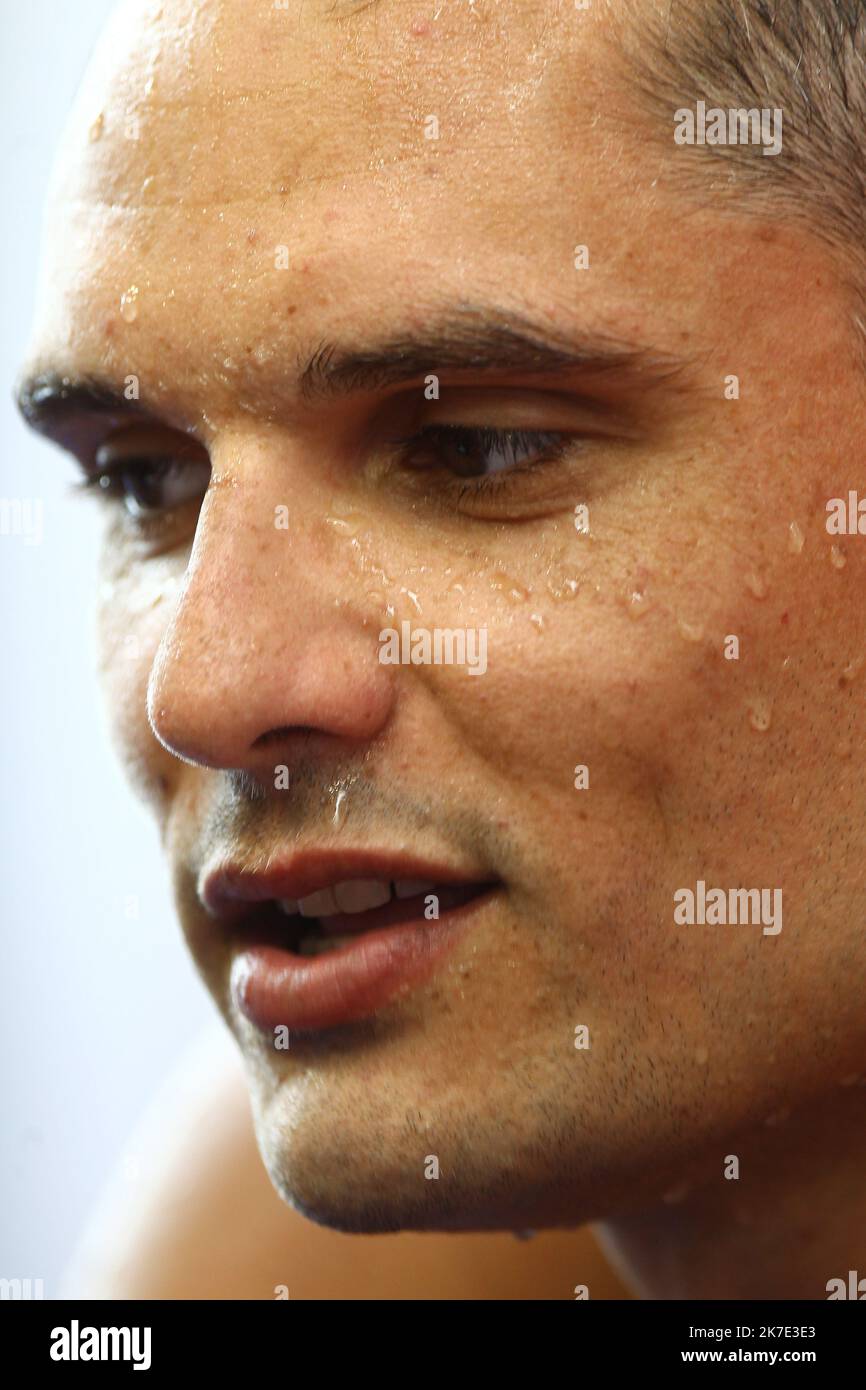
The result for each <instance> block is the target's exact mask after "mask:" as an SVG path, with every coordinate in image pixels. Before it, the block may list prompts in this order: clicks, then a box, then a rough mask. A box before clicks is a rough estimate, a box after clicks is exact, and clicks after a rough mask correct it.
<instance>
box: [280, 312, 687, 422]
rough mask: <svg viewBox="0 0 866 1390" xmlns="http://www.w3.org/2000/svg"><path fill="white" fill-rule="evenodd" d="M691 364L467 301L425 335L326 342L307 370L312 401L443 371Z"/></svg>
mask: <svg viewBox="0 0 866 1390" xmlns="http://www.w3.org/2000/svg"><path fill="white" fill-rule="evenodd" d="M688 365H689V362H688V361H687V360H686V359H684V358H680V357H674V356H672V355H671V354H669V353H663V352H660V351H657V350H653V349H650V348H647V347H644V346H641V345H635V344H631V343H623V342H621V341H619V340H617V339H616V338H613V337H611V336H608V335H592V336H586V337H584V338H574V337H570V336H567V335H565V334H561V335H555V334H553V333H552V332H551V331H550V330H548V329H546V328H542V327H541V326H540V325H538V324H535V323H533V322H531V321H530V320H528V319H526V318H524V317H523V316H522V315H519V314H515V313H512V312H508V313H505V312H498V313H496V312H491V311H489V310H481V309H472V308H470V307H468V306H463V309H462V313H460V314H459V315H458V316H457V317H452V318H449V319H447V320H446V321H444V322H443V323H442V324H441V325H440V326H438V327H437V326H431V327H430V328H429V329H427V330H425V331H424V332H423V333H421V334H406V335H401V336H397V337H394V338H390V339H387V340H386V341H385V342H383V343H381V344H379V345H377V346H375V347H370V348H365V347H363V346H361V347H358V348H348V347H343V348H341V347H338V346H336V345H335V344H332V343H327V342H323V343H321V344H320V345H319V347H318V348H317V349H316V351H315V352H314V353H313V354H312V356H311V357H310V358H309V360H308V361H307V363H306V365H305V366H304V367H303V369H302V370H301V372H300V377H299V381H300V388H301V392H302V394H303V396H304V397H305V398H306V399H308V400H321V399H327V398H330V397H334V396H341V395H348V394H350V393H352V392H354V391H381V390H383V389H384V388H386V387H389V386H396V385H400V384H401V383H404V382H410V381H413V380H416V379H418V378H423V377H426V376H429V375H431V374H432V375H439V374H440V373H441V372H445V371H448V372H477V373H488V372H489V373H493V372H500V373H502V374H505V373H506V372H511V373H519V374H522V375H538V376H542V375H546V374H549V375H562V374H563V373H565V372H568V371H572V372H580V373H582V374H585V375H589V374H593V375H595V374H599V375H601V374H603V373H613V372H619V373H622V374H630V375H632V376H635V377H637V376H640V377H641V378H642V379H643V380H644V381H646V382H648V381H649V380H651V379H654V380H656V381H658V382H662V381H667V380H669V379H670V378H671V377H672V376H675V375H678V374H679V373H681V372H682V371H683V370H684V369H685V368H686V367H687V366H688Z"/></svg>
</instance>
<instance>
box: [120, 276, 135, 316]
mask: <svg viewBox="0 0 866 1390" xmlns="http://www.w3.org/2000/svg"><path fill="white" fill-rule="evenodd" d="M120 317H121V318H122V319H123V320H124V322H125V323H135V320H136V319H137V318H138V285H130V287H129V289H128V290H124V292H123V294H122V295H121V296H120Z"/></svg>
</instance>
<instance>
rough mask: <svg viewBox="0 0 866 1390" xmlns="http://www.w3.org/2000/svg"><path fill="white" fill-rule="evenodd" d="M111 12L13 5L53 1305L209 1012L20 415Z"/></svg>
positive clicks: (22, 695)
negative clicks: (59, 210) (60, 151)
mask: <svg viewBox="0 0 866 1390" xmlns="http://www.w3.org/2000/svg"><path fill="white" fill-rule="evenodd" d="M112 7H113V0H28V3H27V4H21V3H19V0H0V26H2V29H0V113H2V117H0V144H2V178H3V190H4V194H3V198H2V207H0V281H2V285H0V303H2V306H3V311H2V320H0V325H2V327H0V497H3V498H20V499H27V498H29V499H33V500H35V499H41V500H42V504H43V514H44V523H43V531H44V535H43V540H42V543H41V545H29V544H27V543H26V542H25V540H24V539H23V538H22V537H20V536H14V535H0V634H2V671H3V676H2V681H0V729H2V785H0V796H2V803H0V804H2V820H0V825H2V849H0V930H2V957H0V960H2V978H0V1028H2V1033H0V1078H2V1079H0V1086H2V1091H0V1104H2V1110H0V1114H2V1124H0V1277H2V1278H31V1279H37V1278H41V1279H43V1280H45V1296H46V1297H49V1298H50V1297H55V1296H56V1294H57V1284H58V1276H59V1274H60V1271H61V1269H62V1267H63V1265H64V1263H65V1261H66V1259H67V1257H68V1255H69V1252H70V1250H71V1248H72V1245H73V1244H74V1242H75V1240H76V1238H77V1236H78V1234H79V1232H80V1229H81V1226H82V1223H83V1222H84V1220H85V1218H86V1215H87V1211H88V1208H89V1207H90V1205H91V1203H92V1202H93V1200H94V1198H95V1196H96V1195H97V1193H98V1192H99V1190H100V1187H101V1186H102V1184H103V1182H104V1180H105V1178H106V1176H107V1174H108V1173H109V1171H110V1170H111V1168H112V1167H113V1166H114V1165H115V1164H116V1163H117V1162H118V1161H119V1160H120V1159H121V1157H122V1155H123V1152H124V1143H125V1140H126V1138H127V1135H128V1133H129V1131H130V1130H131V1128H132V1126H133V1123H134V1121H135V1120H136V1119H137V1117H138V1115H139V1113H140V1112H141V1110H142V1109H143V1108H144V1106H145V1105H146V1103H147V1101H148V1100H149V1099H150V1098H151V1096H152V1094H153V1092H154V1091H155V1090H156V1088H157V1086H158V1083H159V1082H160V1080H161V1079H162V1078H163V1076H164V1075H165V1074H166V1072H167V1071H169V1070H170V1069H171V1066H172V1063H173V1061H174V1059H175V1058H176V1057H177V1055H178V1054H179V1053H180V1052H181V1050H182V1048H183V1047H184V1046H185V1044H186V1042H187V1041H188V1040H189V1039H190V1038H191V1037H192V1036H193V1035H194V1034H196V1033H198V1032H199V1031H200V1029H201V1027H202V1024H203V1023H205V1022H206V1021H207V1020H209V1019H210V1018H211V1017H212V1014H213V1010H212V1006H211V1005H210V1003H209V1002H208V1000H207V998H206V996H205V993H204V990H203V987H202V986H201V985H200V984H199V982H198V980H197V978H196V977H195V975H194V972H193V969H192V966H191V965H190V964H189V962H188V960H187V958H186V955H185V953H184V950H183V947H182V944H181V940H180V932H179V928H178V927H177V925H176V922H175V920H174V916H173V913H172V909H171V906H170V901H169V895H168V889H167V876H166V872H165V870H164V868H163V864H162V859H161V854H160V851H159V844H158V839H157V835H156V832H155V830H154V828H153V827H152V826H151V824H150V821H149V819H148V818H147V816H146V813H145V811H144V809H143V808H142V807H139V806H138V804H137V803H136V802H135V801H134V800H133V798H132V795H131V793H130V792H129V791H128V790H127V788H126V786H125V784H124V783H123V781H122V779H121V775H120V771H119V769H118V767H117V766H116V765H115V762H114V758H113V754H112V752H111V749H110V746H109V743H108V738H107V734H106V728H105V721H104V718H103V714H102V709H101V706H100V700H99V693H98V690H97V686H96V681H95V678H94V676H93V674H92V671H93V665H94V662H93V647H94V643H93V616H92V610H93V597H94V564H95V558H96V552H97V513H96V508H95V506H93V504H92V502H90V501H88V500H87V499H85V498H81V497H74V496H71V495H70V492H71V489H70V483H71V481H72V480H73V478H74V477H75V472H74V469H73V466H72V464H71V463H70V462H69V461H67V460H66V458H65V457H64V456H63V455H62V454H61V453H60V452H59V451H57V450H56V449H53V448H51V446H49V445H48V444H46V443H43V442H41V441H39V440H38V439H37V438H35V437H31V436H30V435H29V434H28V432H27V431H26V430H25V428H24V426H23V425H22V424H21V422H20V421H19V419H18V416H17V413H16V411H15V409H14V407H13V405H12V402H11V389H12V384H13V381H14V378H15V375H16V372H17V369H18V366H19V364H20V361H21V357H22V354H23V351H24V347H25V344H26V339H27V334H28V330H29V319H30V313H31V309H32V304H33V296H34V289H35V280H36V266H37V262H38V256H39V237H40V221H41V207H42V200H43V195H44V190H45V185H46V181H47V177H48V172H49V168H50V165H51V160H52V155H53V151H54V147H55V144H56V142H57V138H58V135H59V133H60V130H61V128H62V125H63V121H64V118H65V113H66V111H67V109H68V107H69V105H70V103H71V100H72V97H73V95H74V92H75V90H76V88H77V86H78V83H79V81H80V78H81V75H82V72H83V70H84V66H85V64H86V61H87V58H88V56H89V54H90V51H91V49H92V47H93V43H94V41H95V38H96V36H97V34H98V33H99V30H100V28H101V27H102V24H103V22H104V20H105V18H106V16H107V15H108V13H109V12H110V10H111V9H112ZM130 898H132V899H135V898H137V899H138V904H139V906H138V912H139V915H138V917H137V918H136V917H135V916H128V915H127V912H128V910H129V909H130V906H131V905H130V904H129V901H128V900H129V899H130Z"/></svg>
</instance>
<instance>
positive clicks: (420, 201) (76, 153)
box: [32, 0, 648, 408]
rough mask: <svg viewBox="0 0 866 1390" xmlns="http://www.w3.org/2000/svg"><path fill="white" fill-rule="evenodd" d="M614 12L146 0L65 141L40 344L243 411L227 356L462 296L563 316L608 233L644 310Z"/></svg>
mask: <svg viewBox="0 0 866 1390" xmlns="http://www.w3.org/2000/svg"><path fill="white" fill-rule="evenodd" d="M612 33H613V30H612V27H611V21H610V16H609V11H608V10H607V7H606V5H604V4H602V3H599V4H598V5H595V6H593V7H591V8H590V9H589V10H588V11H581V10H578V9H576V8H575V7H574V6H573V5H571V4H570V3H565V0H474V3H473V0H442V3H441V4H439V5H438V7H436V8H435V9H434V10H432V11H431V8H430V5H429V3H428V0H374V3H372V4H367V5H363V6H360V5H358V4H352V3H345V0H343V2H342V3H337V4H335V3H334V0H289V4H288V8H286V9H282V8H277V7H276V6H275V5H274V4H273V3H271V0H259V2H258V3H251V0H173V3H166V4H163V5H160V6H156V5H153V4H148V5H142V4H140V3H135V4H127V5H123V6H122V7H121V9H120V10H119V11H118V12H117V14H116V16H115V18H114V21H113V23H112V25H111V26H110V29H109V31H108V32H107V33H106V35H105V37H104V40H103V42H102V44H101V45H100V49H99V50H98V52H97V54H96V55H95V58H94V61H93V63H92V65H91V69H90V71H89V73H88V74H87V76H86V78H85V81H84V83H83V85H82V88H81V91H80V93H79V97H78V99H77V102H76V106H75V109H74V111H73V113H72V116H71V118H70V121H69V124H68V128H67V131H66V134H65V137H64V141H63V145H62V148H61V151H60V153H59V156H58V161H57V170H56V176H55V180H54V183H53V187H52V193H51V198H50V202H49V210H48V219H47V227H46V236H45V255H44V261H43V282H42V293H41V295H40V301H39V309H38V313H37V321H36V329H35V344H34V349H33V353H32V358H33V360H34V361H35V364H36V365H37V366H38V365H41V363H42V361H43V360H47V359H49V358H50V360H51V364H52V366H59V367H60V368H61V369H62V368H63V366H64V365H65V364H67V363H68V365H69V366H70V368H71V369H74V370H75V371H77V372H87V371H92V372H94V373H95V374H101V375H105V374H107V373H110V374H114V375H115V376H117V377H118V379H121V380H122V379H123V377H124V376H125V375H126V374H127V373H128V372H129V371H138V372H139V373H141V372H146V373H150V375H151V376H152V377H157V378H158V385H159V386H160V387H162V386H163V385H165V389H166V390H168V389H169V388H168V386H167V385H166V384H165V383H166V382H167V379H168V378H169V377H170V378H171V390H172V391H174V392H175V393H176V394H178V395H179V396H180V395H183V393H184V392H185V391H191V390H193V389H194V386H195V383H196V382H201V380H202V379H203V378H202V373H205V372H207V373H210V378H209V379H210V384H211V388H212V391H211V394H212V397H213V400H212V404H213V405H214V408H218V397H219V394H220V391H221V390H222V389H223V387H225V388H226V389H228V387H227V379H226V378H225V372H224V368H225V366H226V364H236V363H237V362H238V361H244V362H247V363H252V364H255V363H259V364H261V363H262V362H264V361H266V360H267V359H268V358H269V356H271V357H277V358H278V357H279V356H280V355H281V354H285V353H286V352H289V351H294V350H296V349H300V348H302V347H304V346H308V345H310V344H315V341H316V340H320V339H322V338H324V337H333V336H337V335H339V334H341V333H343V334H345V333H346V332H350V331H353V330H356V329H358V328H364V329H366V328H369V327H370V326H371V324H376V325H378V324H379V323H380V322H381V321H382V319H383V317H384V318H385V319H390V320H391V321H392V322H393V324H394V326H395V327H397V326H405V325H406V323H407V321H408V322H411V321H412V317H413V316H415V318H416V319H417V318H418V317H419V316H423V314H424V313H425V311H426V310H428V309H433V308H435V307H437V305H438V304H439V303H440V302H441V301H444V300H448V299H452V300H453V298H455V297H459V296H460V295H461V294H466V293H469V294H470V295H472V296H475V297H477V296H479V295H480V296H484V295H485V293H488V292H489V293H491V294H492V293H494V292H498V294H499V297H500V299H501V298H502V297H503V290H504V287H509V290H510V291H511V292H512V294H513V296H514V297H517V298H519V299H520V300H525V298H526V297H527V296H528V297H529V298H530V299H531V298H533V297H535V299H536V304H535V306H534V307H536V308H538V309H540V310H541V311H542V312H545V311H549V312H550V313H553V314H555V312H556V310H555V307H554V306H555V305H556V304H557V303H558V302H559V300H560V299H561V298H562V297H566V296H567V297H571V298H573V297H574V295H575V294H576V293H578V292H579V293H584V294H585V295H586V296H587V297H589V291H587V290H584V288H583V286H581V289H580V291H578V290H577V281H576V277H575V269H574V247H575V244H577V243H587V244H589V243H592V241H593V240H595V242H596V244H597V245H598V244H599V242H601V243H602V244H603V250H604V255H603V256H602V257H601V259H600V263H599V265H598V268H597V270H596V271H595V273H594V275H593V277H592V279H593V287H592V291H591V295H592V298H593V300H594V308H593V312H594V313H595V315H596V317H597V319H598V322H597V324H596V326H597V327H600V328H602V329H604V328H615V329H616V330H620V329H621V328H622V327H623V325H622V323H621V322H619V321H616V322H615V323H614V322H611V318H612V317H613V318H616V313H615V310H614V307H613V300H612V296H611V294H610V293H609V291H610V290H611V288H612V286H613V285H614V284H616V285H617V287H618V289H619V290H620V291H621V292H622V296H624V297H625V298H626V299H628V300H629V302H630V303H632V304H634V303H635V302H636V301H635V298H634V294H633V291H634V290H636V289H638V288H639V289H640V294H643V293H644V289H643V287H642V286H641V287H639V286H638V285H637V283H636V281H637V279H638V278H639V277H637V276H636V273H635V270H634V267H631V268H630V265H629V263H630V262H631V261H632V260H633V248H634V245H635V244H636V243H638V242H639V241H640V231H641V228H640V219H641V218H642V217H643V216H644V211H643V210H641V209H640V208H639V206H638V202H639V200H636V198H635V196H634V195H635V192H636V185H635V183H634V172H633V170H629V171H626V172H624V169H625V165H626V164H628V163H629V161H632V162H633V163H634V168H636V169H639V168H640V165H641V164H642V153H641V145H640V143H639V142H634V141H633V142H632V144H633V148H629V147H628V146H629V142H628V139H627V138H626V139H625V140H624V137H623V136H622V134H621V133H619V128H618V126H617V122H616V121H615V120H613V119H611V118H609V117H606V116H605V110H606V109H608V110H609V109H610V107H611V105H612V102H611V83H612V82H614V75H615V72H616V63H615V59H614V56H613V54H614V52H615V42H612ZM615 85H616V84H615ZM603 93H604V94H605V95H604V97H603V96H602V94H603ZM630 181H631V182H630ZM647 182H648V180H647ZM629 195H630V196H629ZM632 282H634V283H632ZM124 296H125V299H124ZM505 297H506V298H507V297H508V293H507V292H506V293H505ZM130 305H133V306H134V307H133V308H132V309H130V307H129V306H130ZM133 315H134V318H133V317H132V316H133ZM151 394H155V393H154V392H153V391H151Z"/></svg>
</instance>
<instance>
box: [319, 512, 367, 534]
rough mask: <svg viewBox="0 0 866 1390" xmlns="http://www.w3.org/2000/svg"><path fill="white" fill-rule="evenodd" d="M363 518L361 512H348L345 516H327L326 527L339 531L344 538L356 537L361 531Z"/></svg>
mask: <svg viewBox="0 0 866 1390" xmlns="http://www.w3.org/2000/svg"><path fill="white" fill-rule="evenodd" d="M362 522H363V517H362V516H361V515H360V513H359V512H348V513H347V514H346V515H345V516H326V517H325V523H326V525H328V526H330V527H332V528H333V529H334V530H335V531H339V532H340V534H341V535H342V536H354V535H355V534H356V532H357V531H358V530H359V529H360V527H361V524H362Z"/></svg>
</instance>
